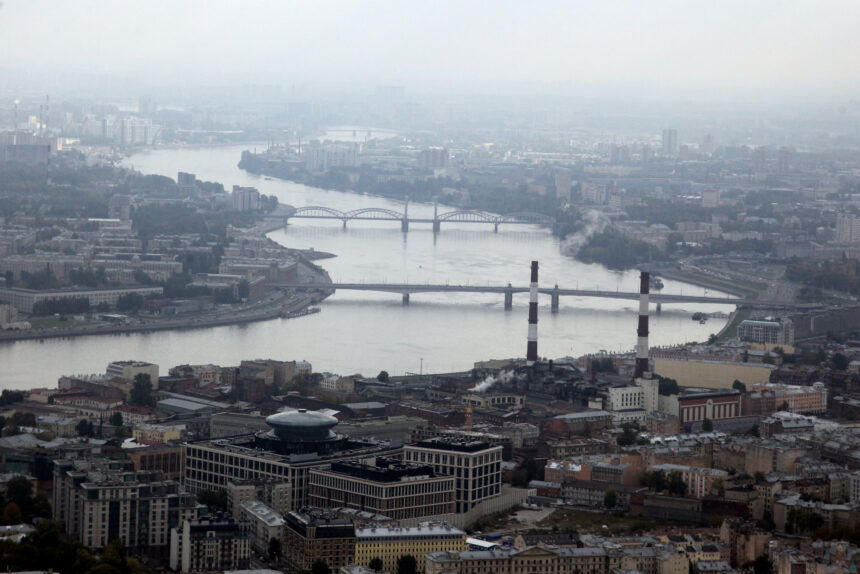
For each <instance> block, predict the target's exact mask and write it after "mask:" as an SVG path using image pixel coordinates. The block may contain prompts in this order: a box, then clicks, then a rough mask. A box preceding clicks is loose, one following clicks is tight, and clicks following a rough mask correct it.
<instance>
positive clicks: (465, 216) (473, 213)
mask: <svg viewBox="0 0 860 574" xmlns="http://www.w3.org/2000/svg"><path fill="white" fill-rule="evenodd" d="M290 219H329V220H338V221H342V222H343V227H344V229H345V228H346V223H347V221H392V222H400V229H401V230H402V231H404V232H406V231H409V225H410V224H411V223H431V224H432V225H433V231H434V232H438V231H440V230H441V229H442V223H443V222H445V223H483V224H489V225H492V226H493V231H495V232H498V231H499V226H500V225H548V226H552V225H554V224H555V218H554V217H550V216H548V215H544V214H542V213H533V212H529V211H519V212H515V213H506V214H504V215H497V214H495V213H488V212H486V211H477V210H471V209H468V210H460V209H458V210H454V211H448V212H445V213H439V208H438V205H434V206H433V217H432V218H430V217H409V204H408V203H407V204H406V205H405V206H404V208H403V213H401V212H399V211H394V210H393V209H386V208H381V207H365V208H362V209H354V210H352V211H340V210H338V209H334V208H331V207H324V206H321V205H308V206H305V207H297V208H294V209H293V211H292V212H291V213H288V214H285V215H284V225H288V224H289V220H290Z"/></svg>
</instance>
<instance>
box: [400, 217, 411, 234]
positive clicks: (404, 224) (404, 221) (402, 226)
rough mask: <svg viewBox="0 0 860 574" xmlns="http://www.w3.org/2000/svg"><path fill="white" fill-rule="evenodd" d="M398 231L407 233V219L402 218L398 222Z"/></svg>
mask: <svg viewBox="0 0 860 574" xmlns="http://www.w3.org/2000/svg"><path fill="white" fill-rule="evenodd" d="M400 231H404V232H406V231H409V220H408V219H406V218H403V219H401V220H400Z"/></svg>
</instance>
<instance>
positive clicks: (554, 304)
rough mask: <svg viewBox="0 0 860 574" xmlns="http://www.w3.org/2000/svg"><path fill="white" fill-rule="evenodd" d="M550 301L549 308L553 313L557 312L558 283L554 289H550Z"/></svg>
mask: <svg viewBox="0 0 860 574" xmlns="http://www.w3.org/2000/svg"><path fill="white" fill-rule="evenodd" d="M551 297H552V302H551V303H550V306H549V309H550V311H552V312H553V313H558V299H559V297H558V285H556V286H555V289H553V291H552V295H551Z"/></svg>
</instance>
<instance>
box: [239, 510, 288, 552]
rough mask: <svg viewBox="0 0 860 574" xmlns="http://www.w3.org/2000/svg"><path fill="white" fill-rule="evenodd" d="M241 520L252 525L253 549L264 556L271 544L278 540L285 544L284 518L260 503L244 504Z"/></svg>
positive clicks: (240, 515)
mask: <svg viewBox="0 0 860 574" xmlns="http://www.w3.org/2000/svg"><path fill="white" fill-rule="evenodd" d="M239 508H240V510H239V516H238V518H239V520H242V521H244V522H247V523H248V524H249V525H250V532H251V549H252V550H254V552H257V553H259V554H261V555H263V556H265V555H267V554H268V552H269V544H270V543H271V541H272V540H277V541H278V542H281V543H282V544H283V540H284V517H283V516H282V515H281V514H280V513H278V512H275V511H274V510H273V509H271V508H269V507H268V506H266V505H265V504H263V503H262V502H259V501H256V500H255V501H251V502H243V503H242V504H241V505H240V507H239Z"/></svg>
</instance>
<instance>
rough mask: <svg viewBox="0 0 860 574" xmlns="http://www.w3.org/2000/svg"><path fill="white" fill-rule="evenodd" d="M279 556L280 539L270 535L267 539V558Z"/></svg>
mask: <svg viewBox="0 0 860 574" xmlns="http://www.w3.org/2000/svg"><path fill="white" fill-rule="evenodd" d="M280 556H281V541H280V539H278V538H275V537H272V539H271V540H269V558H271V559H275V558H278V557H280Z"/></svg>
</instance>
